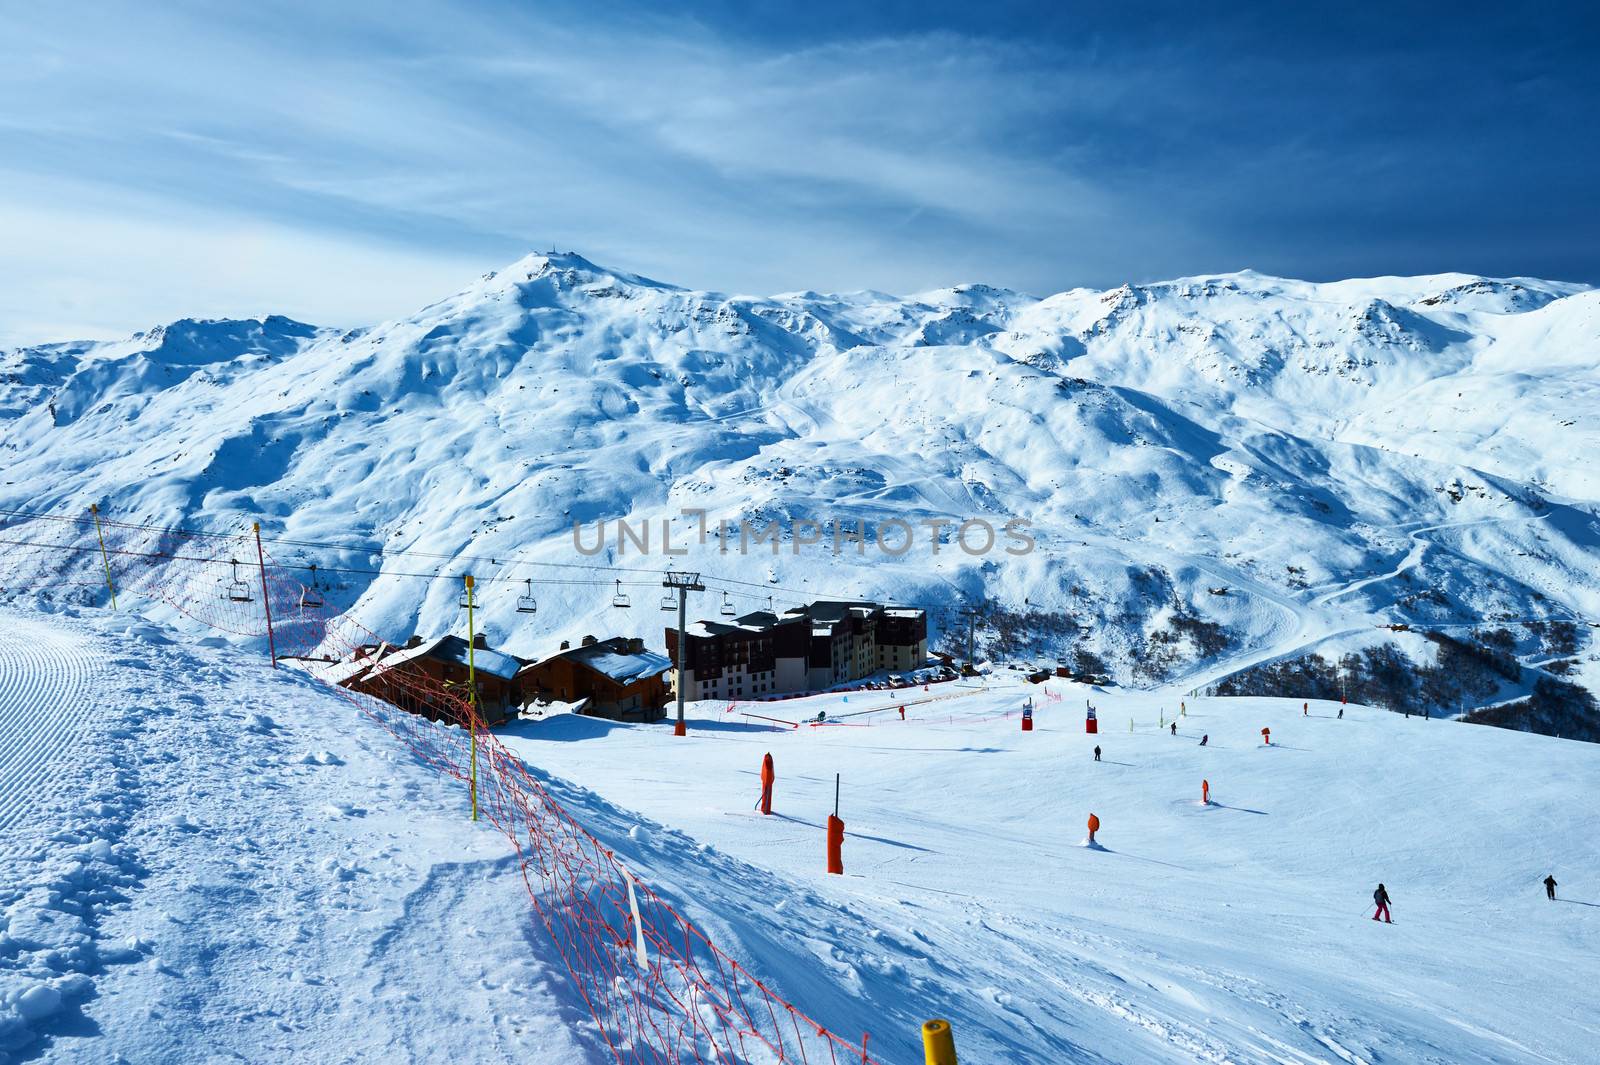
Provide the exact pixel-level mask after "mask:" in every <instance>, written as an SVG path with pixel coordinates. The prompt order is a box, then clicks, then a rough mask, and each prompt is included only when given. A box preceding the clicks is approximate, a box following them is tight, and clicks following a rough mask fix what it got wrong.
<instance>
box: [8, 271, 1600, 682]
mask: <svg viewBox="0 0 1600 1065" xmlns="http://www.w3.org/2000/svg"><path fill="white" fill-rule="evenodd" d="M1597 386H1600V293H1597V292H1593V291H1589V290H1585V289H1583V288H1581V287H1580V286H1574V285H1567V284H1561V283H1556V282H1546V281H1537V280H1532V279H1521V278H1519V279H1510V280H1496V279H1486V278H1476V277H1471V276H1468V275H1459V274H1449V275H1437V276H1431V277H1421V278H1377V279H1370V280H1362V281H1344V282H1335V283H1328V284H1313V283H1308V282H1299V281H1289V280H1282V279H1277V278H1269V277H1264V276H1262V275H1258V274H1253V273H1249V272H1245V273H1240V274H1233V275H1223V276H1215V277H1199V278H1187V279H1180V280H1177V281H1172V282H1165V283H1161V284H1153V285H1143V286H1131V285H1130V286H1123V287H1121V288H1118V289H1114V290H1111V291H1108V292H1093V291H1089V290H1082V289H1079V290H1073V291H1070V292H1066V293H1061V294H1058V295H1054V296H1050V297H1047V298H1044V299H1038V298H1035V297H1032V296H1026V295H1023V294H1019V293H1014V292H1009V291H1006V290H1000V289H993V288H988V287H986V286H981V285H969V286H960V287H958V288H954V289H946V290H940V291H937V292H931V293H924V294H922V295H919V296H915V297H908V298H897V297H891V296H886V295H883V294H879V293H854V294H846V295H834V296H825V295H818V294H815V293H795V294H788V295H784V296H778V297H772V298H753V297H729V296H724V295H719V294H715V293H704V292H694V291H690V290H685V289H681V288H676V287H673V286H670V285H666V284H662V283H660V282H656V281H652V280H649V279H646V278H640V277H637V276H633V275H629V274H625V273H621V272H617V271H611V270H607V269H605V268H603V267H600V266H597V265H595V264H593V263H590V262H588V261H587V260H585V259H583V258H582V257H580V256H577V255H571V254H565V255H557V254H552V255H537V256H530V257H528V258H527V259H524V260H522V261H520V262H518V263H516V264H513V265H512V266H511V267H508V268H507V269H505V270H503V271H499V272H497V273H495V274H490V275H486V276H485V277H483V278H481V279H479V280H478V281H477V282H475V283H474V284H473V285H471V286H469V287H468V288H466V289H465V290H463V291H462V292H460V293H458V294H456V295H454V296H451V297H449V298H447V299H445V300H441V301H439V302H437V303H434V304H432V305H430V306H429V307H426V308H424V309H423V310H421V311H419V312H418V313H417V314H415V315H413V316H411V317H409V318H405V319H400V320H396V321H391V322H386V323H382V324H380V325H377V326H375V327H372V328H370V329H364V330H356V331H351V332H345V333H336V332H332V331H324V330H316V329H313V328H311V327H309V326H304V325H301V324H299V323H294V322H290V321H288V320H286V319H279V318H268V319H264V320H262V321H259V322H247V323H237V322H215V323H212V322H184V323H176V324H175V325H174V326H171V327H167V328H166V329H162V330H156V331H152V332H151V333H149V334H144V335H141V336H139V337H135V338H133V339H131V340H129V341H125V342H121V343H117V344H65V345H48V346H43V347H36V348H29V349H22V350H19V351H14V352H9V353H6V354H5V355H4V356H0V412H3V420H0V456H3V458H0V462H3V465H4V467H5V471H6V472H5V474H4V478H3V479H4V481H5V483H4V484H3V485H0V505H3V506H4V507H7V508H12V509H22V510H30V511H55V512H68V511H70V512H75V513H76V512H81V511H82V510H83V509H84V508H86V507H87V505H88V504H89V503H91V502H99V503H100V504H101V505H102V507H103V508H105V509H106V510H107V511H108V512H113V513H116V514H117V515H118V516H120V517H123V518H125V519H128V520H148V521H153V522H158V523H196V524H201V525H207V526H227V527H236V526H237V523H238V522H240V521H247V520H255V519H260V520H262V521H263V523H264V528H265V529H266V530H267V532H268V535H269V536H275V537H278V538H285V539H294V540H300V541H314V542H318V543H325V542H332V543H338V544H343V545H349V549H348V550H330V549H327V548H323V547H311V546H306V545H300V546H297V547H291V546H285V547H280V548H275V553H276V554H278V555H279V556H280V560H282V561H292V560H294V559H296V558H299V559H301V560H303V561H305V562H308V563H309V562H316V563H317V564H318V565H319V566H320V567H321V571H322V572H323V573H324V574H329V573H332V572H333V571H335V570H337V569H340V568H344V569H347V570H380V571H382V572H381V573H380V574H376V575H375V574H371V573H364V572H346V573H342V574H339V575H338V576H337V577H336V578H335V580H334V587H332V588H331V589H330V593H331V594H332V596H333V597H334V599H335V600H336V601H337V602H338V603H339V604H340V605H342V606H348V607H350V608H352V609H355V610H356V611H358V613H359V614H360V616H361V617H362V619H363V620H364V621H365V622H366V623H368V624H369V625H372V626H374V627H376V628H378V629H379V630H380V631H385V632H390V633H392V634H393V635H395V636H396V637H402V638H403V637H404V636H406V635H409V633H410V632H412V631H414V630H416V629H421V630H423V631H437V630H441V629H445V628H449V627H452V626H457V625H459V624H460V617H459V613H458V608H457V606H456V592H457V590H458V589H457V586H455V585H453V584H452V583H451V582H450V581H448V580H429V579H426V577H424V576H416V575H414V574H418V573H432V572H434V571H436V570H437V571H439V572H442V573H445V574H447V575H454V574H460V573H462V572H465V571H466V570H468V569H471V570H472V571H473V572H474V573H475V575H476V576H477V577H478V578H479V580H480V581H482V582H485V585H486V587H485V596H484V615H485V617H486V620H487V622H488V626H489V629H490V632H491V636H492V637H493V638H494V639H495V640H496V641H497V642H500V643H503V644H504V645H505V646H507V647H509V648H510V649H511V650H513V651H517V652H521V653H533V652H535V651H537V650H539V649H541V648H545V647H549V646H551V645H552V644H553V643H554V642H555V641H556V640H559V639H565V638H572V637H573V636H575V635H580V634H582V633H583V632H595V633H596V634H601V633H607V632H621V631H627V632H636V633H639V632H642V633H643V634H644V635H646V636H648V637H650V638H651V639H652V641H655V640H657V639H659V634H658V629H659V625H660V621H661V620H664V616H662V615H657V614H655V613H654V611H653V609H652V610H648V611H647V610H644V609H642V608H643V607H650V606H652V604H653V602H654V598H653V597H652V596H651V595H650V592H649V589H648V587H646V586H647V585H649V584H650V583H651V581H652V580H654V578H652V577H651V576H650V574H651V573H652V572H655V571H659V570H660V569H662V568H665V566H666V565H667V564H668V563H669V562H673V563H675V564H677V565H680V566H687V567H696V568H699V569H700V570H702V571H703V572H705V573H706V574H707V575H708V577H709V578H710V585H711V588H712V593H711V595H710V596H708V597H707V598H706V599H705V600H704V601H703V602H701V603H699V604H697V612H699V613H701V614H705V615H711V614H714V613H715V612H716V611H717V610H718V609H719V608H720V607H721V605H722V604H723V603H724V602H726V603H727V604H729V605H731V606H733V607H734V608H736V609H738V610H739V611H740V612H742V611H744V610H748V609H753V608H757V607H764V606H766V605H767V602H768V597H769V596H770V597H771V599H772V601H773V603H774V604H775V605H780V606H781V605H784V604H786V603H793V602H799V601H803V600H805V599H807V598H812V597H817V596H822V595H871V596H878V597H884V598H893V599H899V600H906V601H915V602H920V603H926V604H927V605H929V606H930V607H932V608H933V610H934V614H933V617H934V621H935V625H936V628H940V629H941V630H949V629H953V628H955V627H956V626H957V625H958V624H959V620H960V619H959V618H958V617H957V616H956V615H955V613H954V610H955V608H956V607H958V606H960V605H962V604H963V603H970V602H983V603H985V604H986V610H987V611H988V615H989V620H990V624H989V625H988V626H987V627H986V628H985V629H984V631H983V632H982V633H981V634H980V640H981V641H983V642H984V643H985V645H986V646H988V647H990V648H991V649H992V650H994V651H995V652H997V653H1005V654H1027V653H1039V654H1045V655H1049V656H1061V657H1064V658H1067V659H1069V660H1075V661H1077V662H1079V663H1080V664H1085V665H1094V664H1097V663H1098V664H1102V665H1103V667H1104V668H1105V669H1106V670H1108V671H1110V672H1112V673H1114V674H1115V675H1117V676H1118V677H1119V678H1120V679H1121V680H1123V681H1124V682H1138V683H1148V682H1151V681H1153V680H1157V679H1172V678H1175V677H1178V676H1182V675H1186V674H1192V675H1193V676H1194V677H1195V678H1196V679H1197V680H1200V679H1206V678H1210V677H1214V676H1216V675H1219V673H1222V672H1227V670H1228V669H1230V668H1235V667H1237V666H1239V665H1241V664H1249V663H1251V662H1254V661H1260V660H1264V659H1266V658H1272V657H1281V656H1284V655H1293V654H1294V653H1297V652H1298V651H1300V650H1305V649H1311V648H1316V647H1319V646H1323V647H1324V649H1326V646H1324V645H1327V646H1333V645H1331V644H1328V641H1329V640H1330V639H1335V638H1336V642H1338V641H1342V643H1339V646H1341V647H1343V646H1347V645H1352V642H1353V644H1360V643H1363V642H1369V641H1371V640H1376V639H1379V638H1380V634H1379V629H1378V628H1377V626H1378V624H1379V623H1380V622H1381V623H1406V624H1411V625H1414V626H1435V627H1437V626H1444V627H1447V628H1449V627H1454V628H1455V629H1456V630H1460V629H1461V628H1462V627H1463V626H1471V625H1472V624H1473V623H1476V622H1478V621H1480V620H1481V619H1485V618H1493V619H1502V620H1505V621H1507V622H1509V623H1512V624H1513V627H1514V628H1515V631H1514V632H1513V633H1512V636H1513V638H1514V640H1515V643H1516V647H1515V649H1516V651H1517V653H1519V654H1521V655H1523V656H1524V657H1526V658H1528V659H1529V660H1530V661H1535V660H1536V659H1537V657H1538V656H1540V655H1541V654H1543V653H1544V651H1545V650H1547V647H1546V641H1545V640H1544V637H1543V636H1542V635H1541V633H1542V629H1541V628H1540V626H1547V625H1548V624H1549V623H1550V622H1552V621H1560V620H1564V619H1566V620H1576V621H1581V620H1582V619H1586V618H1590V617H1595V616H1597V615H1600V579H1597V578H1596V577H1595V576H1594V574H1595V572H1596V568H1595V565H1594V563H1595V561H1596V556H1597V553H1600V524H1597V521H1596V518H1595V501H1596V498H1597V496H1600V482H1597V481H1596V480H1595V474H1594V473H1593V471H1592V469H1591V464H1590V463H1589V462H1588V455H1589V454H1590V453H1591V452H1592V451H1593V448H1594V445H1595V444H1596V443H1600V435H1597V434H1600V426H1597V423H1596V415H1595V414H1594V413H1593V412H1594V411H1596V410H1600V405H1596V404H1595V403H1594V402H1593V399H1594V395H1595V390H1596V388H1597ZM685 508H691V509H702V510H705V511H706V512H708V514H709V519H708V520H710V521H712V522H715V521H716V520H718V519H726V520H729V521H731V522H733V523H734V531H733V533H732V535H731V536H727V537H723V538H720V539H719V538H717V537H714V536H713V537H709V538H707V539H706V540H705V542H704V543H700V542H698V541H699V535H698V533H699V522H698V520H697V519H695V518H693V517H684V516H682V515H681V511H682V510H683V509H685ZM1013 517H1016V518H1021V519H1025V520H1027V521H1028V522H1030V523H1031V535H1032V536H1033V538H1034V540H1035V541H1036V543H1037V548H1036V550H1034V551H1033V552H1032V553H1030V554H1026V555H1022V556H1014V555H1008V554H1005V553H1004V551H1003V546H1004V544H1005V542H1006V541H1004V540H1002V541H1001V547H1000V548H998V549H997V550H995V551H994V552H992V553H989V554H986V555H982V556H976V555H969V554H967V553H966V552H964V551H963V550H962V549H961V545H960V543H959V542H957V541H956V540H955V539H954V528H953V526H946V527H943V528H942V529H941V530H940V532H939V534H938V535H939V536H940V537H942V539H941V542H940V544H939V548H940V549H939V551H938V552H937V553H935V552H934V550H933V546H934V544H933V540H934V536H935V534H934V531H933V530H932V529H931V528H930V527H929V526H927V525H924V524H922V523H924V522H927V521H947V522H951V523H958V522H961V521H963V520H966V519H969V518H982V519H984V520H987V521H989V522H991V523H992V524H993V525H994V526H995V527H996V528H998V527H999V526H1000V525H1002V524H1003V523H1004V522H1005V521H1007V520H1008V519H1010V518H1013ZM646 518H649V519H653V520H655V521H657V522H659V521H660V520H662V519H672V521H673V523H674V525H673V529H674V531H673V542H674V543H675V544H682V543H685V542H687V543H689V544H691V545H692V549H691V553H690V555H689V556H688V557H686V558H675V559H668V558H666V557H664V556H663V555H661V554H660V553H659V551H660V540H661V538H660V529H659V527H658V526H657V527H655V528H654V529H653V532H652V536H653V538H654V539H653V547H654V549H655V553H653V554H652V555H651V556H641V555H640V553H639V552H638V551H637V549H636V548H635V546H634V545H633V544H632V543H626V544H619V542H618V539H617V534H616V527H615V524H612V525H611V526H610V530H611V533H610V535H609V536H608V538H607V548H606V550H605V551H604V552H603V553H602V554H600V555H597V556H593V557H588V556H584V555H581V554H580V553H579V552H578V551H577V549H576V546H575V537H574V533H573V526H574V524H575V523H584V524H585V530H586V532H585V537H584V541H585V542H586V543H589V544H592V543H594V541H595V532H596V530H595V523H596V522H599V521H603V520H605V521H612V522H613V523H614V521H615V519H630V520H632V521H635V522H637V521H640V520H643V519H646ZM773 518H785V519H790V520H795V519H809V520H814V521H818V522H822V523H827V522H830V521H844V522H849V523H857V522H865V523H867V525H868V526H869V527H870V528H874V529H875V528H876V527H877V526H878V524H879V523H882V522H886V521H887V522H893V521H904V522H907V523H909V524H910V525H911V527H912V531H913V533H914V536H915V542H914V543H913V545H912V548H911V549H910V550H907V551H906V552H904V553H903V554H898V555H889V554H886V553H884V552H882V551H879V550H876V549H872V550H868V551H867V552H866V553H865V554H864V555H862V554H858V553H857V552H856V550H854V549H853V548H851V547H849V546H848V545H845V546H844V547H843V549H842V550H841V552H840V553H839V554H835V553H834V552H833V550H832V541H831V539H829V538H826V537H825V538H824V541H823V543H821V544H819V545H806V544H801V545H796V544H795V543H794V542H793V540H792V539H783V540H782V541H781V542H780V543H778V544H777V545H776V546H777V548H778V550H777V553H776V554H774V553H773V546H772V545H770V544H765V543H763V544H760V545H756V546H752V547H748V549H747V553H744V554H741V553H740V551H739V533H738V527H737V523H738V522H739V521H740V520H741V519H746V520H750V521H752V522H755V523H757V524H759V523H760V522H762V521H765V520H770V519H773ZM887 531H888V532H891V533H894V534H895V536H896V537H898V536H899V535H900V534H899V533H898V527H896V526H890V527H889V528H888V530H887ZM802 539H804V537H802ZM403 552H417V554H404V553H403ZM436 556H437V557H436ZM491 560H492V561H491ZM541 564H559V565H561V566H563V567H571V566H574V565H580V566H588V567H593V568H590V569H558V568H554V567H552V566H550V565H541ZM612 566H615V567H622V568H625V569H626V568H636V569H638V570H639V571H641V572H639V573H636V574H623V573H619V572H616V571H614V570H612V569H609V568H605V567H612ZM624 576H626V577H627V578H628V579H629V580H630V582H638V586H637V587H636V588H635V589H634V591H633V597H634V598H635V599H636V603H635V605H634V606H633V607H631V608H629V610H627V611H624V610H619V609H616V608H613V607H612V606H611V605H610V604H611V600H612V595H613V592H614V591H615V586H614V584H613V581H614V580H616V579H619V578H621V577H624ZM525 579H534V580H537V581H541V582H544V581H550V582H557V581H559V582H560V583H548V584H544V583H541V584H540V585H537V586H535V589H534V590H536V591H537V592H538V595H539V600H540V610H539V613H538V614H536V615H526V614H519V613H517V612H516V611H515V609H514V603H515V599H516V595H517V594H518V592H519V591H527V590H529V589H528V588H527V587H524V586H522V584H521V582H522V581H524V580H525ZM1213 589H1216V590H1218V594H1213V591H1212V590H1213ZM1530 625H1531V627H1530ZM1581 632H1582V636H1583V639H1584V640H1585V641H1587V639H1588V632H1589V630H1588V629H1587V627H1583V628H1582V630H1581ZM1586 647H1587V643H1585V644H1584V645H1583V647H1580V648H1579V649H1578V651H1577V653H1576V654H1575V655H1574V658H1575V659H1576V660H1577V664H1576V665H1574V666H1571V667H1568V668H1569V671H1575V672H1569V675H1572V676H1576V677H1577V679H1579V680H1580V681H1581V682H1583V683H1585V684H1589V685H1590V686H1591V687H1594V686H1596V683H1595V682H1600V676H1590V675H1589V674H1588V673H1585V671H1586V670H1588V671H1590V672H1591V673H1592V672H1593V667H1592V664H1588V663H1587V662H1586V661H1585V660H1584V658H1583V654H1584V653H1585V651H1584V649H1585V648H1586ZM1531 684H1532V677H1531V675H1530V678H1529V681H1528V684H1527V685H1525V687H1530V688H1531ZM1500 694H1502V695H1504V694H1506V693H1500Z"/></svg>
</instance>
